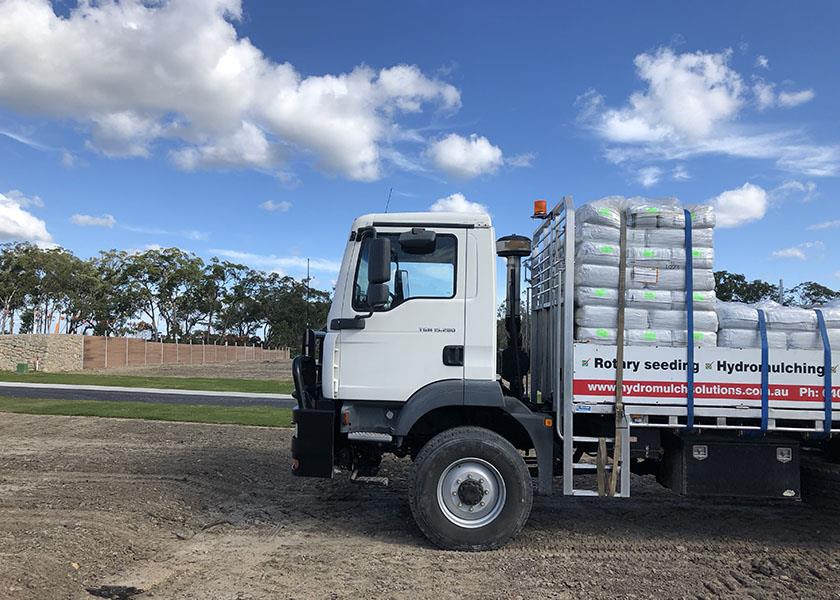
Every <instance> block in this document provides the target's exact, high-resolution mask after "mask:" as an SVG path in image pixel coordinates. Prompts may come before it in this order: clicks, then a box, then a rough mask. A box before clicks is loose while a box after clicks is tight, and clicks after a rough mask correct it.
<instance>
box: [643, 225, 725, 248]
mask: <svg viewBox="0 0 840 600" xmlns="http://www.w3.org/2000/svg"><path fill="white" fill-rule="evenodd" d="M639 231H640V232H643V233H644V234H645V243H646V244H647V245H648V246H659V247H663V248H685V230H684V229H640V230H639ZM714 231H715V230H714V229H694V230H692V232H691V247H692V248H712V247H714V241H715V236H714Z"/></svg>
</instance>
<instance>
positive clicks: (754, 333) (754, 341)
mask: <svg viewBox="0 0 840 600" xmlns="http://www.w3.org/2000/svg"><path fill="white" fill-rule="evenodd" d="M756 319H758V317H756ZM717 342H718V346H720V347H721V348H761V336H760V334H759V331H758V321H757V320H756V329H720V330H718V335H717ZM787 346H788V336H787V334H786V333H785V332H784V331H768V332H767V347H768V348H773V349H776V350H784V349H785V348H787Z"/></svg>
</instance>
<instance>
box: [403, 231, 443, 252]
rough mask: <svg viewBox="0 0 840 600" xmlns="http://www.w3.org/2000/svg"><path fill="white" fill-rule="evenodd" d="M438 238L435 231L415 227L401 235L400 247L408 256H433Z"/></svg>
mask: <svg viewBox="0 0 840 600" xmlns="http://www.w3.org/2000/svg"><path fill="white" fill-rule="evenodd" d="M436 238H437V235H436V234H435V232H434V231H429V230H428V229H423V228H422V227H415V228H414V229H412V230H411V231H406V232H403V233H401V234H400V247H401V248H402V249H403V251H404V252H405V253H406V254H431V253H432V252H434V251H435V239H436Z"/></svg>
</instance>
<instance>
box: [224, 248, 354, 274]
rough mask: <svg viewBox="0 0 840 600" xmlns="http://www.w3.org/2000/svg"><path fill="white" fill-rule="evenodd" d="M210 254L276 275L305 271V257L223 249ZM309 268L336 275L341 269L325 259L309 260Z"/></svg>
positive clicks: (335, 263)
mask: <svg viewBox="0 0 840 600" xmlns="http://www.w3.org/2000/svg"><path fill="white" fill-rule="evenodd" d="M210 252H211V253H213V254H215V255H218V256H220V257H222V258H228V259H230V260H235V261H238V262H241V263H244V264H247V265H251V266H252V267H257V268H261V269H269V270H271V271H275V272H278V273H285V271H286V269H295V270H297V271H305V270H306V257H304V256H276V255H274V254H256V253H254V252H243V251H240V250H228V249H225V248H215V249H212V250H210ZM309 268H310V269H312V270H313V271H320V272H325V273H338V271H339V270H340V269H341V263H340V262H337V261H334V260H329V259H326V258H310V259H309Z"/></svg>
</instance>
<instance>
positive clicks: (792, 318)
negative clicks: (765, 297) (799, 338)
mask: <svg viewBox="0 0 840 600" xmlns="http://www.w3.org/2000/svg"><path fill="white" fill-rule="evenodd" d="M756 308H763V309H764V312H765V314H766V316H767V329H774V330H778V331H816V330H817V313H815V312H814V311H813V310H806V309H804V308H798V307H795V306H780V305H778V304H776V303H775V302H773V303H772V305H768V304H767V303H762V302H759V303H758V304H757V305H756Z"/></svg>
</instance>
